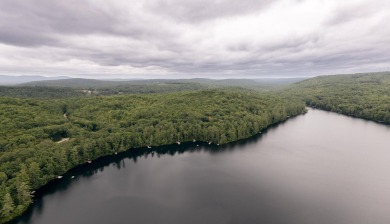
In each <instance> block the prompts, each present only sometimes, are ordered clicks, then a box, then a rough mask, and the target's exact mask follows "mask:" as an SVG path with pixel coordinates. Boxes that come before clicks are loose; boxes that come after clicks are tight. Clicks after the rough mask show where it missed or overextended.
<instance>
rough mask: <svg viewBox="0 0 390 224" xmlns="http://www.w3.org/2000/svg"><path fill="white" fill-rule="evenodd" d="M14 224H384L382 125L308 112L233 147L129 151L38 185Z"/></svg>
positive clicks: (386, 142) (386, 166) (389, 132)
mask: <svg viewBox="0 0 390 224" xmlns="http://www.w3.org/2000/svg"><path fill="white" fill-rule="evenodd" d="M197 144H199V146H197ZM72 176H74V178H72ZM16 223H18V224H21V223H32V224H54V223H55V224H62V223H64V224H65V223H72V224H78V223H80V224H86V223H94V224H103V223H104V224H106V223H110V224H115V223H169V224H175V223H180V224H183V223H194V224H195V223H196V224H199V223H210V224H218V223H237V224H244V223H249V224H250V223H265V224H268V223H280V224H295V223H297V224H298V223H299V224H305V223H307V224H314V223H315V224H322V223H324V224H339V223H340V224H344V223H345V224H351V223H353V224H367V223H376V224H382V223H383V224H385V223H386V224H388V223H390V127H389V126H385V125H381V124H377V123H374V122H371V121H366V120H362V119H356V118H351V117H347V116H343V115H339V114H336V113H331V112H325V111H321V110H316V109H309V111H308V113H307V114H305V115H300V116H297V117H295V118H291V119H289V120H287V121H286V122H284V123H281V124H279V125H276V126H274V127H271V128H269V129H268V130H266V131H264V132H263V133H261V134H259V135H258V136H255V137H253V138H251V139H248V140H244V141H240V142H237V143H233V144H228V145H224V146H216V145H212V146H209V145H207V144H205V143H203V144H200V143H191V144H190V143H188V144H182V145H180V146H178V145H175V146H166V147H156V148H152V149H150V150H146V149H137V150H130V151H129V152H124V153H120V154H118V155H113V156H108V157H104V158H101V159H99V160H97V161H94V162H93V163H92V164H90V165H84V166H80V167H77V168H76V169H73V170H72V171H70V172H69V173H68V174H66V175H65V176H64V178H63V179H60V180H57V181H54V182H52V183H50V184H49V185H47V186H45V187H44V188H42V189H41V190H40V191H38V192H37V196H36V199H35V201H34V204H33V206H32V207H31V209H29V211H28V212H26V213H25V215H24V216H22V217H21V218H20V219H18V220H16Z"/></svg>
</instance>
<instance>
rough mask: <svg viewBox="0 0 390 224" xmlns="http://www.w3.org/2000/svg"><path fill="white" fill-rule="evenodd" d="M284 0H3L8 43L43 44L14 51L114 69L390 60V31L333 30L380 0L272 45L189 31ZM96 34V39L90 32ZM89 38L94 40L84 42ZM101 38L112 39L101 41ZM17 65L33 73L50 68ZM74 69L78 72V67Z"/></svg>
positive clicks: (0, 37) (313, 68)
mask: <svg viewBox="0 0 390 224" xmlns="http://www.w3.org/2000/svg"><path fill="white" fill-rule="evenodd" d="M279 1H282V0H265V1H260V0H248V1H236V0H197V1H195V0H194V1H190V0H149V1H144V2H143V3H142V7H141V8H140V10H141V11H137V12H136V11H134V8H132V6H131V5H127V6H126V7H128V8H126V7H124V8H121V7H120V6H117V5H115V4H114V5H110V4H113V3H112V2H109V3H107V4H108V5H109V6H112V7H108V6H102V5H99V3H98V1H96V2H94V1H87V0H86V1H77V0H55V1H53V0H34V1H28V0H2V1H1V2H0V43H2V44H4V45H14V46H19V47H22V48H23V49H24V50H25V51H28V50H31V51H34V49H35V50H36V51H37V52H36V53H35V52H34V53H30V54H26V53H25V52H16V51H15V52H13V53H12V54H14V55H17V56H20V58H23V57H24V58H27V59H28V58H29V57H34V56H36V57H38V58H39V59H40V60H42V61H43V62H46V63H47V64H52V63H54V62H64V63H65V64H66V62H67V61H70V60H73V59H78V60H81V61H87V62H90V63H92V64H94V65H96V66H101V67H102V68H104V69H107V70H109V69H111V68H115V67H120V66H131V67H134V68H141V69H142V68H148V67H153V66H154V67H160V68H162V69H164V70H168V71H169V72H171V73H172V74H182V75H183V76H184V75H197V74H204V75H210V76H214V77H215V76H226V75H230V76H233V75H236V76H238V77H241V76H256V75H269V74H272V75H274V74H280V75H303V74H312V73H315V72H318V73H321V72H326V71H337V69H338V68H340V69H347V68H353V67H355V68H360V67H361V66H362V65H364V64H366V65H367V67H370V66H371V65H372V67H374V65H375V64H376V63H386V60H387V61H390V56H388V53H387V52H388V51H389V50H390V49H389V48H390V45H389V38H387V37H386V36H384V35H383V37H382V36H380V35H378V34H375V35H378V37H377V36H375V37H377V39H373V40H367V43H360V40H359V42H358V41H356V40H353V41H351V43H349V42H346V41H345V40H343V39H342V38H341V39H342V40H339V39H340V38H338V37H334V38H333V37H328V36H327V33H328V32H331V34H335V35H336V36H337V34H338V33H337V32H340V30H338V26H340V25H342V24H344V23H348V22H351V21H354V20H355V19H359V18H361V17H362V16H367V15H370V14H372V12H373V9H376V8H377V6H371V7H367V9H360V8H359V7H358V8H356V7H344V8H339V9H338V10H336V11H335V12H333V14H332V16H330V18H328V19H327V20H326V21H325V22H324V23H322V24H319V27H318V29H317V30H314V31H312V32H308V33H305V34H300V33H295V32H293V33H292V34H291V35H286V36H285V37H283V38H280V39H278V41H276V40H275V41H273V40H271V41H270V43H268V42H267V44H264V43H258V42H256V40H254V41H248V39H245V38H243V39H237V40H234V41H227V42H226V43H222V44H221V47H220V48H218V47H215V48H214V45H218V44H219V42H218V41H216V42H211V44H209V45H202V44H201V43H198V42H197V41H199V42H202V41H204V39H207V38H208V35H207V34H205V35H204V36H201V37H200V38H198V39H197V38H192V37H191V38H188V37H185V35H183V33H182V32H185V31H186V29H189V30H190V32H191V31H192V30H195V31H197V32H195V34H198V33H202V32H201V31H202V24H199V23H205V24H207V23H210V24H213V23H214V22H215V21H217V19H223V18H231V17H234V16H237V17H239V16H242V15H248V14H253V13H255V14H260V13H262V12H263V11H264V10H267V9H268V8H270V7H272V5H273V4H275V3H276V2H279ZM294 2H298V1H294ZM299 2H300V3H299V4H304V3H305V1H299ZM127 3H128V2H127ZM289 3H291V1H290V2H289ZM367 4H368V5H370V4H369V3H367ZM132 10H133V11H132ZM142 10H143V11H142ZM132 13H134V14H132ZM288 22H289V21H286V23H287V24H288ZM183 27H184V28H183ZM331 28H332V29H333V30H332V29H331ZM369 28H372V27H369ZM183 29H184V31H183ZM269 29H270V28H269ZM266 30H267V29H264V32H265V31H266ZM270 30H271V31H269V32H272V29H270ZM262 32H263V31H262ZM389 34H390V31H389ZM373 35H374V34H373ZM183 36H184V37H183ZM90 37H91V40H92V41H91V43H89V42H88V40H89V39H87V38H90ZM83 38H86V39H85V40H87V41H85V42H83V41H82V40H83ZM110 38H111V39H110ZM202 38H204V39H202ZM332 38H333V39H332ZM363 38H366V37H362V39H363ZM369 38H371V37H369ZM275 39H277V38H275ZM120 40H123V42H119V41H120ZM99 41H102V42H104V41H107V43H106V44H105V45H104V44H102V45H99V43H98V42H99ZM96 42H97V43H96ZM80 43H82V44H80ZM137 43H139V44H137ZM344 45H347V47H344ZM205 46H206V47H205ZM0 47H1V45H0ZM45 47H46V48H49V49H44V48H45ZM40 51H42V52H44V53H42V54H41V53H40ZM45 51H46V52H45ZM18 54H20V55H18ZM53 55H56V56H53ZM0 56H1V55H0ZM4 57H6V56H4ZM2 67H3V68H2ZM14 69H15V70H17V71H18V72H20V71H22V70H23V69H25V71H26V72H28V71H29V69H30V70H34V69H35V70H44V69H45V68H44V67H43V68H42V67H40V68H34V67H31V68H14ZM66 69H67V70H69V71H73V70H75V72H76V71H77V68H66ZM53 70H55V69H54V68H51V70H48V71H53ZM80 70H81V69H80ZM9 71H12V67H7V68H5V66H4V65H2V64H1V57H0V73H1V72H9ZM60 72H61V71H59V73H60ZM61 75H63V73H61Z"/></svg>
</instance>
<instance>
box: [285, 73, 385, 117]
mask: <svg viewBox="0 0 390 224" xmlns="http://www.w3.org/2000/svg"><path fill="white" fill-rule="evenodd" d="M282 93H283V94H284V95H286V96H289V97H292V98H294V99H301V100H303V101H305V103H306V105H308V106H310V107H314V108H319V109H322V110H326V111H332V112H336V113H341V114H345V115H348V116H352V117H357V118H363V119H367V120H372V121H375V122H378V123H384V124H390V72H381V73H368V74H365V73H362V74H352V75H331V76H319V77H315V78H311V79H308V80H305V81H302V82H299V83H295V84H293V85H291V86H289V87H287V88H286V89H284V90H283V91H282Z"/></svg>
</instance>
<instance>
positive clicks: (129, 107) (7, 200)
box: [0, 89, 305, 222]
mask: <svg viewBox="0 0 390 224" xmlns="http://www.w3.org/2000/svg"><path fill="white" fill-rule="evenodd" d="M303 112H305V105H304V103H303V102H301V101H295V100H287V99H285V98H283V97H281V96H277V95H273V94H265V93H258V92H254V91H249V90H242V89H219V90H200V91H184V92H178V93H169V94H137V95H123V96H98V97H96V96H94V97H83V98H69V99H56V100H38V99H20V98H9V97H0V117H1V119H0V136H1V139H0V209H1V210H0V211H1V215H0V220H1V221H0V222H4V221H7V220H10V219H11V218H13V217H15V216H17V215H19V214H21V213H22V212H23V211H25V209H26V208H27V207H28V206H29V205H30V203H31V202H32V197H31V195H30V192H31V191H33V190H34V189H37V188H39V187H40V186H42V185H44V184H46V183H47V182H48V181H50V180H52V179H54V178H56V177H57V176H59V175H62V174H64V173H65V172H66V171H67V170H69V169H71V168H72V167H74V166H77V165H78V164H82V163H86V162H88V161H89V160H93V159H96V158H98V157H101V156H103V155H109V154H113V153H115V152H119V151H125V150H128V149H131V148H138V147H146V146H150V147H154V146H157V145H165V144H175V143H176V142H188V141H193V140H194V139H195V140H196V141H203V142H212V144H224V143H227V142H232V141H236V140H239V139H244V138H248V137H250V136H252V135H255V134H256V133H258V132H259V131H261V130H263V129H264V128H266V127H268V126H269V125H271V124H274V123H277V122H280V121H284V120H286V119H287V118H288V117H290V116H295V115H298V114H301V113H303Z"/></svg>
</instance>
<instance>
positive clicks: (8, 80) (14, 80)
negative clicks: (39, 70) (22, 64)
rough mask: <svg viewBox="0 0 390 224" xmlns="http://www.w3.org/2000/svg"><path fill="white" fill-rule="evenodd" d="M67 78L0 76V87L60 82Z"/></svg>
mask: <svg viewBox="0 0 390 224" xmlns="http://www.w3.org/2000/svg"><path fill="white" fill-rule="evenodd" d="M69 78H70V77H67V76H58V77H45V76H26V75H25V76H10V75H0V85H18V84H23V83H27V82H34V81H47V80H60V79H69Z"/></svg>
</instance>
